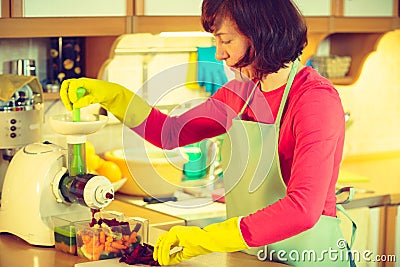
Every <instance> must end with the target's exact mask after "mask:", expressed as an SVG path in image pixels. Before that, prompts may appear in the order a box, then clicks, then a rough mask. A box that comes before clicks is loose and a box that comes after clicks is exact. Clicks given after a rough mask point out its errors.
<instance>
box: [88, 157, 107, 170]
mask: <svg viewBox="0 0 400 267" xmlns="http://www.w3.org/2000/svg"><path fill="white" fill-rule="evenodd" d="M103 163H104V159H102V158H101V157H100V156H99V155H97V154H86V166H87V169H88V170H89V172H92V171H95V170H97V169H98V168H99V167H100V166H101V165H103Z"/></svg>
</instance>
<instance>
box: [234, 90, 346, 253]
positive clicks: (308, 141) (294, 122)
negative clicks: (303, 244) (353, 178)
mask: <svg viewBox="0 0 400 267" xmlns="http://www.w3.org/2000/svg"><path fill="white" fill-rule="evenodd" d="M321 91H325V90H312V91H310V92H307V93H306V94H308V95H307V96H306V95H303V96H302V97H301V98H299V99H300V100H298V101H297V103H295V104H294V105H293V108H288V109H287V114H286V118H285V120H289V123H288V124H286V125H285V126H284V124H283V125H282V129H281V133H280V138H281V139H280V143H279V155H282V154H286V152H287V151H282V150H284V149H287V147H285V146H284V145H281V143H282V144H283V143H284V142H287V139H288V138H289V136H290V138H293V147H292V148H291V150H293V149H294V152H292V154H293V162H292V165H291V166H290V167H291V170H290V172H289V173H288V175H289V177H288V179H285V180H288V181H287V182H286V184H287V194H286V196H285V197H284V198H283V199H281V200H279V201H277V202H275V203H273V204H272V205H270V206H267V207H265V208H264V209H262V210H259V211H257V212H255V213H254V214H251V215H249V216H246V217H244V218H243V219H242V220H241V222H240V229H241V232H242V235H243V238H244V239H245V241H246V243H247V244H248V245H249V246H251V247H257V246H262V245H267V244H271V243H274V242H277V241H280V240H283V239H286V238H288V237H291V236H294V235H297V234H299V233H301V232H303V231H305V230H307V229H309V228H311V227H312V226H313V225H314V224H315V223H316V222H317V221H318V219H319V218H320V216H321V214H323V211H324V208H325V205H326V202H327V201H330V202H333V203H330V204H329V205H331V206H332V205H333V209H334V202H335V199H332V198H334V196H335V195H334V190H335V183H336V180H337V175H338V169H339V165H340V159H341V153H342V152H341V151H342V148H343V138H344V115H343V109H342V106H341V103H340V99H339V97H338V96H337V95H336V94H335V93H331V92H330V93H328V94H326V93H325V92H321ZM289 153H290V152H289ZM280 158H282V156H280ZM281 167H284V168H287V167H288V166H282V165H281ZM290 167H289V168H290ZM283 171H285V170H282V172H283ZM333 213H334V212H333ZM330 215H333V216H334V214H330Z"/></svg>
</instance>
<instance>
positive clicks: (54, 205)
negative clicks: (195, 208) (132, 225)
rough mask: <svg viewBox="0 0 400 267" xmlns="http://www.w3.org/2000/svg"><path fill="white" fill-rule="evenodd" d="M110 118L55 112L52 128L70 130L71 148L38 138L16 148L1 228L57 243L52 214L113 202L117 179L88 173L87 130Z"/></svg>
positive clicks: (33, 241)
mask: <svg viewBox="0 0 400 267" xmlns="http://www.w3.org/2000/svg"><path fill="white" fill-rule="evenodd" d="M76 115H79V117H77V116H76ZM77 118H78V119H79V120H77ZM107 120H108V118H107V116H103V115H97V114H87V115H84V116H80V113H79V112H78V114H77V112H76V111H74V113H73V114H60V115H55V116H52V117H50V118H49V122H50V126H51V127H52V129H53V130H54V131H55V132H57V133H59V134H63V135H66V137H67V143H68V149H65V148H63V147H61V146H58V145H56V144H52V143H49V142H43V143H32V144H29V145H26V146H25V147H23V148H22V149H20V150H19V151H18V152H17V153H16V154H15V156H14V157H13V159H12V160H11V162H10V165H9V167H8V169H7V173H6V176H5V179H4V186H3V198H2V202H1V207H0V233H1V232H7V233H11V234H14V235H16V236H18V237H20V238H22V239H23V240H25V241H26V242H28V243H29V244H32V245H40V246H53V245H54V244H55V242H54V234H53V225H52V217H54V216H60V215H66V214H77V213H82V214H87V213H90V211H92V212H93V211H94V210H99V209H102V208H104V207H106V206H107V205H108V204H110V203H111V201H112V200H113V198H114V189H113V186H112V184H111V182H110V181H109V180H108V179H107V178H106V177H104V176H99V175H94V174H90V173H87V170H86V161H85V143H86V136H87V135H89V134H92V133H94V132H96V131H98V130H100V129H101V128H102V127H103V126H104V125H105V124H106V122H107ZM66 166H68V168H67V167H66Z"/></svg>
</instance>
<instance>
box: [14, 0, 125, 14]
mask: <svg viewBox="0 0 400 267" xmlns="http://www.w3.org/2000/svg"><path fill="white" fill-rule="evenodd" d="M130 3H131V2H130V1H127V0H113V1H109V0H85V1H81V0H69V1H63V0H12V8H11V17H25V18H29V17H42V18H44V17H60V16H62V17H115V16H128V15H131V12H132V11H131V10H132V6H130Z"/></svg>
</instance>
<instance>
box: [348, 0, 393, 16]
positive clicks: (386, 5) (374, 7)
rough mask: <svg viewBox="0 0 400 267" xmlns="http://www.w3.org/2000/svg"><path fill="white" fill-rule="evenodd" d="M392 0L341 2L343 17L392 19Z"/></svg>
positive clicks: (352, 0)
mask: <svg viewBox="0 0 400 267" xmlns="http://www.w3.org/2000/svg"><path fill="white" fill-rule="evenodd" d="M394 6H395V5H394V0H379V1H376V0H343V16H345V17H392V16H394V13H397V10H396V11H395V10H394Z"/></svg>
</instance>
